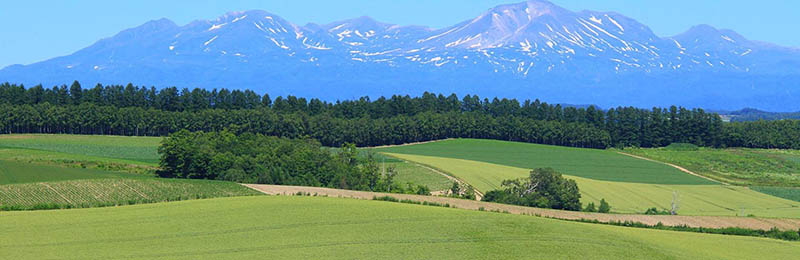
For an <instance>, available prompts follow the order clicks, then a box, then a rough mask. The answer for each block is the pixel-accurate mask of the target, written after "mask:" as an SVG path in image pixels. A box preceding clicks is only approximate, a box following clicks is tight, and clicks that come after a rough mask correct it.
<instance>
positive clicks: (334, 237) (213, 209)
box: [0, 196, 800, 259]
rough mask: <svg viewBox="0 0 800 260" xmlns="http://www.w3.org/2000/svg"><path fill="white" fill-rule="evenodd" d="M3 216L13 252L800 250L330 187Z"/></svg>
mask: <svg viewBox="0 0 800 260" xmlns="http://www.w3.org/2000/svg"><path fill="white" fill-rule="evenodd" d="M0 218H2V219H3V220H4V221H2V222H0V229H2V230H3V231H4V235H3V236H0V247H2V248H3V252H4V256H5V257H8V258H12V259H42V258H64V257H69V258H83V259H86V258H111V257H125V258H181V259H196V258H217V259H222V258H259V257H263V256H264V255H269V256H270V258H323V257H324V258H339V259H343V258H347V259H352V258H392V259H397V258H435V259H455V258H458V259H463V258H504V259H508V258H603V259H619V258H638V259H727V258H750V259H755V258H761V259H764V258H766V259H790V258H792V257H794V256H796V255H797V254H798V253H800V244H798V243H794V242H786V241H779V240H772V239H762V238H751V237H735V236H722V235H708V234H697V233H683V232H669V231H657V230H646V229H632V228H622V227H615V226H604V225H594V224H584V223H574V222H564V221H559V220H552V219H544V218H536V217H531V216H519V215H510V214H499V213H492V212H478V211H466V210H460V209H450V208H440V207H425V206H418V205H407V204H399V203H389V202H381V201H363V200H349V199H338V198H322V197H286V196H259V197H239V198H224V199H210V200H196V201H185V202H173V203H166V204H148V205H136V206H129V207H119V208H98V209H80V210H68V211H48V212H4V213H0ZM310 234H313V235H310ZM176 245H180V246H178V247H176Z"/></svg>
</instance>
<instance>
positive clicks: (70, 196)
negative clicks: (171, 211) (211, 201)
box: [0, 178, 260, 210]
mask: <svg viewBox="0 0 800 260" xmlns="http://www.w3.org/2000/svg"><path fill="white" fill-rule="evenodd" d="M258 194H260V193H258V192H256V191H253V190H251V189H249V188H247V187H244V186H242V185H239V184H236V183H231V182H220V181H206V180H177V179H155V178H133V179H92V180H73V181H60V182H42V183H25V184H10V185H0V210H35V209H63V208H89V207H104V206H119V205H132V204H142V203H154V202H164V201H179V200H189V199H204V198H216V197H230V196H249V195H258Z"/></svg>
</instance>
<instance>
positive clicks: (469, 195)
mask: <svg viewBox="0 0 800 260" xmlns="http://www.w3.org/2000/svg"><path fill="white" fill-rule="evenodd" d="M464 198H465V199H468V200H475V198H476V197H475V189H473V188H472V186H467V191H466V192H464Z"/></svg>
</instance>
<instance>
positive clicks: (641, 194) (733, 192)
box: [389, 154, 800, 218]
mask: <svg viewBox="0 0 800 260" xmlns="http://www.w3.org/2000/svg"><path fill="white" fill-rule="evenodd" d="M389 155H391V156H396V157H398V158H401V159H404V160H409V161H414V162H418V163H422V164H425V165H429V166H431V167H434V168H437V169H439V170H442V171H445V172H448V173H450V174H452V175H453V176H456V177H458V178H460V179H462V180H464V181H466V182H467V183H469V184H471V185H473V186H475V188H476V189H478V190H480V191H483V192H486V191H489V190H493V189H498V188H500V183H501V182H502V181H503V180H507V179H517V178H523V177H526V176H528V174H529V172H530V169H523V168H517V167H511V166H504V165H498V164H491V163H485V162H477V161H470V160H461V159H452V158H441V157H431V156H421V155H407V154H389ZM565 177H567V178H570V179H574V180H575V181H576V182H577V183H578V188H579V189H580V191H581V196H582V198H581V202H583V203H584V204H587V203H589V202H594V203H595V204H598V203H599V201H600V199H605V200H606V201H608V202H609V203H610V204H611V206H612V212H617V213H643V212H644V211H645V210H646V209H648V208H651V207H657V208H661V209H669V208H671V203H672V196H673V192H677V193H678V198H679V207H680V208H679V210H678V213H679V214H681V215H710V216H737V215H744V216H747V215H751V214H752V215H755V216H759V217H782V218H798V217H800V202H796V201H791V200H786V199H781V198H778V197H773V196H769V195H766V194H762V193H759V192H755V191H752V190H750V189H748V188H746V187H736V186H723V185H665V184H646V183H626V182H609V181H598V180H593V179H587V178H581V177H577V176H569V175H565Z"/></svg>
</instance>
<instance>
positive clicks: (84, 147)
mask: <svg viewBox="0 0 800 260" xmlns="http://www.w3.org/2000/svg"><path fill="white" fill-rule="evenodd" d="M160 142H161V138H160V137H127V136H104V135H0V148H16V149H26V150H39V151H47V152H55V153H60V154H72V155H80V156H86V157H87V158H98V157H99V158H109V159H118V160H125V161H132V162H138V163H141V164H147V165H153V166H155V165H157V164H158V160H159V155H158V146H159V144H160Z"/></svg>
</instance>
